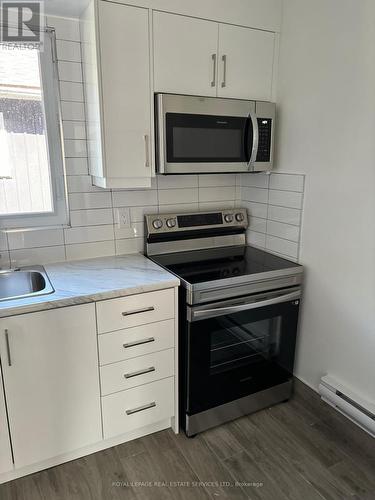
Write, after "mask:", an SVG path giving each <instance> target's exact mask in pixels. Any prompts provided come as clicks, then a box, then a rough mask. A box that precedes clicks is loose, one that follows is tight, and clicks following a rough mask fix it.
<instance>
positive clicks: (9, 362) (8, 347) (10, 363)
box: [4, 330, 12, 366]
mask: <svg viewBox="0 0 375 500" xmlns="http://www.w3.org/2000/svg"><path fill="white" fill-rule="evenodd" d="M4 332H5V343H6V346H7V356H8V366H12V357H11V355H10V343H9V332H8V330H4Z"/></svg>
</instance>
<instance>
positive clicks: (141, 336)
mask: <svg viewBox="0 0 375 500" xmlns="http://www.w3.org/2000/svg"><path fill="white" fill-rule="evenodd" d="M98 340H99V364H100V365H108V364H109V363H116V362H117V361H124V360H126V359H130V358H135V357H137V356H143V355H145V354H150V353H152V352H156V351H163V350H164V349H170V348H171V347H174V319H168V320H166V321H160V322H159V323H151V324H149V325H142V326H135V327H134V328H127V329H126V330H119V331H117V332H112V333H106V334H105V335H99V337H98Z"/></svg>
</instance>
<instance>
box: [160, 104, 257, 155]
mask: <svg viewBox="0 0 375 500" xmlns="http://www.w3.org/2000/svg"><path fill="white" fill-rule="evenodd" d="M249 122H250V123H249ZM166 136H167V161H168V163H184V162H195V163H198V162H202V163H204V162H216V163H217V162H245V161H248V157H249V154H248V151H249V148H250V147H251V146H249V144H250V145H252V140H253V139H252V137H253V135H252V127H251V121H250V120H248V119H247V118H245V117H235V116H234V117H230V116H229V117H228V116H224V117H223V116H211V115H193V114H180V113H167V114H166Z"/></svg>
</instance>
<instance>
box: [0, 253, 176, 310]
mask: <svg viewBox="0 0 375 500" xmlns="http://www.w3.org/2000/svg"><path fill="white" fill-rule="evenodd" d="M44 268H45V270H46V272H47V275H48V277H49V279H50V281H51V284H52V286H53V288H54V289H55V292H54V293H51V294H49V295H40V296H38V297H27V298H23V299H16V300H6V301H3V302H0V318H4V317H6V316H14V315H17V314H25V313H30V312H36V311H44V310H47V309H55V308H58V307H66V306H71V305H77V304H85V303H88V302H96V301H98V300H105V299H113V298H116V297H124V296H126V295H133V294H135V293H143V292H151V291H153V290H161V289H163V288H170V287H175V286H178V285H179V280H178V278H176V276H174V275H173V274H171V273H169V272H168V271H165V270H164V269H163V268H161V267H159V266H158V265H157V264H155V263H154V262H152V261H151V260H149V259H147V258H146V257H144V256H143V255H141V254H131V255H123V256H114V257H100V258H96V259H89V260H78V261H72V262H60V263H56V264H47V265H45V266H44Z"/></svg>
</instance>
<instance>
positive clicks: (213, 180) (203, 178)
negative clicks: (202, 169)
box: [199, 174, 237, 188]
mask: <svg viewBox="0 0 375 500" xmlns="http://www.w3.org/2000/svg"><path fill="white" fill-rule="evenodd" d="M236 179H237V175H236V174H205V175H200V176H199V187H200V188H202V187H221V186H235V185H236Z"/></svg>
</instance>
